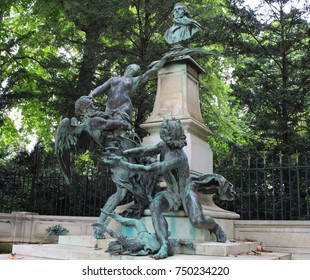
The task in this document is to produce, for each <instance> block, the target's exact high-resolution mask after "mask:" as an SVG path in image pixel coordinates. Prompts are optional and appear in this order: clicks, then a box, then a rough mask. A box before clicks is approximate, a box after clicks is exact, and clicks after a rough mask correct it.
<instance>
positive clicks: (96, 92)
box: [88, 79, 111, 97]
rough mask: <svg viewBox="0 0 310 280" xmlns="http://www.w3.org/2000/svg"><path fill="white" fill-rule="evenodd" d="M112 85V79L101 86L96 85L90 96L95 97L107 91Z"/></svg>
mask: <svg viewBox="0 0 310 280" xmlns="http://www.w3.org/2000/svg"><path fill="white" fill-rule="evenodd" d="M110 85H111V79H109V80H107V81H106V82H105V83H104V84H102V85H101V86H98V87H96V88H95V89H94V90H92V91H91V92H90V94H89V95H88V96H89V97H95V96H97V95H99V94H100V93H103V92H105V91H107V90H108V89H109V88H110Z"/></svg>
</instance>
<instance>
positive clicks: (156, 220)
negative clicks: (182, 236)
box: [150, 196, 173, 259]
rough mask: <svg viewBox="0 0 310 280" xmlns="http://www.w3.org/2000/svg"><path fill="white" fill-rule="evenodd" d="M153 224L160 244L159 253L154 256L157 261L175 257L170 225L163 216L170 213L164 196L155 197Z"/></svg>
mask: <svg viewBox="0 0 310 280" xmlns="http://www.w3.org/2000/svg"><path fill="white" fill-rule="evenodd" d="M150 210H151V213H152V222H153V227H154V229H155V233H156V237H157V240H158V241H159V243H160V249H159V251H158V252H157V253H156V254H155V255H154V258H155V259H164V258H167V257H168V256H172V255H173V250H172V248H171V246H170V243H169V240H168V237H169V232H168V223H167V221H166V219H165V218H164V216H163V214H162V213H163V212H165V211H169V203H168V201H167V200H166V199H165V197H164V196H159V197H155V199H154V201H153V202H152V203H151V205H150Z"/></svg>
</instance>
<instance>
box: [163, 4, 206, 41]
mask: <svg viewBox="0 0 310 280" xmlns="http://www.w3.org/2000/svg"><path fill="white" fill-rule="evenodd" d="M172 13H173V25H172V26H171V27H170V28H169V29H168V30H167V31H166V32H165V35H164V37H165V39H166V41H167V43H168V44H170V45H173V46H174V47H176V46H177V45H179V44H181V42H183V41H186V40H188V39H190V38H191V37H192V36H193V35H194V34H195V33H197V32H198V31H200V30H202V26H201V25H200V24H199V23H198V22H197V21H196V20H194V19H191V18H190V15H189V12H188V9H187V7H186V6H184V5H183V4H181V3H177V4H175V6H174V8H173V11H172Z"/></svg>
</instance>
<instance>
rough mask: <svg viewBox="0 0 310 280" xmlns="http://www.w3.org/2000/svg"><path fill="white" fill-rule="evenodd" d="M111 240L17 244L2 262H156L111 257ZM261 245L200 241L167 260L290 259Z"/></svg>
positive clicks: (73, 238) (68, 239) (178, 249)
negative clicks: (265, 249) (47, 260)
mask: <svg viewBox="0 0 310 280" xmlns="http://www.w3.org/2000/svg"><path fill="white" fill-rule="evenodd" d="M112 240H114V239H112V238H107V239H103V240H96V239H95V238H94V237H92V236H60V237H59V242H58V244H43V245H38V244H31V245H29V244H27V245H23V244H20V245H14V246H13V249H12V253H13V254H14V257H12V256H10V255H0V259H2V260H3V259H8V260H9V259H16V260H36V259H37V260H39V259H49V260H51V259H53V260H154V259H153V258H152V257H151V256H139V257H134V256H130V255H110V254H109V253H106V252H105V248H107V244H108V243H109V242H111V241H112ZM259 247H260V243H259V242H246V241H244V242H242V241H238V242H227V243H217V242H198V243H196V248H195V250H190V249H188V248H186V247H184V246H182V247H176V248H175V254H174V256H171V257H169V258H167V259H165V260H289V259H290V254H283V253H276V252H263V251H260V250H258V248H259Z"/></svg>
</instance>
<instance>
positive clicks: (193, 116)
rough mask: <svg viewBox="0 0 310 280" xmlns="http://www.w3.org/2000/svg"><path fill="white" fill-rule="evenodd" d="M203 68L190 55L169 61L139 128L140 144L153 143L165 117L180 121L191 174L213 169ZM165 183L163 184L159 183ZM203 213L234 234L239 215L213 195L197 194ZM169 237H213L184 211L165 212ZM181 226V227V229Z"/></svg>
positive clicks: (150, 223) (193, 238) (147, 214)
mask: <svg viewBox="0 0 310 280" xmlns="http://www.w3.org/2000/svg"><path fill="white" fill-rule="evenodd" d="M202 73H204V69H203V68H202V67H201V66H200V65H199V64H198V63H197V62H196V61H195V60H193V59H192V58H191V57H190V56H184V57H183V58H182V59H179V60H175V61H172V62H169V63H167V64H166V65H165V67H164V68H162V69H161V70H160V71H159V72H158V82H157V93H156V99H155V104H154V108H153V111H152V114H151V115H150V117H149V118H148V119H147V120H146V122H145V123H144V124H142V125H141V127H142V128H144V129H145V130H147V131H148V132H149V136H147V137H145V138H144V139H143V145H152V144H155V143H158V142H159V141H160V136H159V130H160V126H161V124H162V121H163V119H164V118H171V117H175V118H177V119H179V120H180V121H181V123H182V125H183V128H184V132H185V135H186V141H187V146H185V147H184V148H183V150H184V151H185V153H186V155H187V157H188V162H189V167H190V172H191V174H193V175H200V174H208V173H209V174H210V173H213V153H212V150H211V148H210V146H209V144H208V143H207V141H206V140H207V137H208V136H209V135H211V131H210V130H209V129H208V127H207V126H206V125H205V124H204V123H203V119H202V115H201V110H200V101H199V81H198V76H199V74H202ZM160 185H162V186H164V185H165V184H160ZM198 198H199V200H200V202H201V204H202V207H203V212H204V214H205V215H206V216H211V217H213V218H214V219H215V220H216V222H217V223H219V224H220V225H221V227H222V228H223V229H224V231H225V232H226V234H227V235H228V238H231V237H232V236H233V220H234V219H239V218H240V216H239V215H238V214H236V213H234V212H230V211H226V210H224V209H221V208H220V207H218V206H217V205H215V204H214V202H213V199H212V198H213V195H204V194H198ZM144 214H145V216H144V217H143V218H142V220H143V222H144V223H146V225H147V226H148V228H149V230H152V222H151V219H150V217H149V215H150V213H147V212H145V213H144ZM165 218H166V220H167V222H168V224H169V230H170V231H171V236H172V238H183V239H190V240H205V241H206V240H207V241H210V240H215V236H210V232H209V231H206V230H203V229H196V228H194V227H193V226H192V225H191V224H190V221H189V219H188V217H187V215H186V214H185V212H184V211H179V212H177V213H167V214H165ZM180 229H182V230H180Z"/></svg>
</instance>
